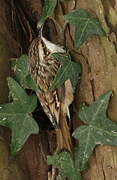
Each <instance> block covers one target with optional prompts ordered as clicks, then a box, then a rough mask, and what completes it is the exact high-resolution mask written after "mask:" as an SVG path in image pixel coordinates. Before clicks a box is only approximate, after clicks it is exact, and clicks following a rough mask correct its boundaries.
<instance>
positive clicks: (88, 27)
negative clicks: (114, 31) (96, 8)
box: [64, 8, 106, 48]
mask: <svg viewBox="0 0 117 180" xmlns="http://www.w3.org/2000/svg"><path fill="white" fill-rule="evenodd" d="M64 18H65V20H66V21H67V22H69V23H70V24H74V25H75V37H74V46H75V47H76V48H79V47H80V46H81V45H82V44H83V43H84V42H85V41H86V40H87V39H88V38H89V37H91V36H92V35H98V36H105V35H106V33H105V31H104V30H103V29H102V27H101V24H100V22H99V20H98V19H97V18H95V17H92V16H91V15H90V14H89V13H88V12H87V11H86V10H85V9H82V8H81V9H79V10H77V11H73V12H71V13H69V14H67V15H65V16H64Z"/></svg>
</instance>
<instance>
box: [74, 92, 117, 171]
mask: <svg viewBox="0 0 117 180" xmlns="http://www.w3.org/2000/svg"><path fill="white" fill-rule="evenodd" d="M111 94H112V92H111V91H109V92H107V93H105V94H103V95H102V96H100V97H99V99H98V100H97V101H96V102H94V103H93V104H92V105H91V106H89V107H87V106H84V105H83V106H82V107H81V109H80V113H79V117H80V119H81V120H82V121H84V123H86V125H83V126H80V127H79V128H77V129H76V130H75V131H74V133H73V136H74V137H75V138H76V139H78V140H79V146H80V147H79V152H78V156H79V166H80V168H81V170H84V169H85V165H86V163H87V161H88V159H89V157H90V155H91V153H92V151H93V149H94V148H95V146H96V145H97V144H108V145H112V146H117V123H115V122H113V121H111V120H109V119H108V117H107V115H106V111H107V107H108V102H109V98H110V96H111Z"/></svg>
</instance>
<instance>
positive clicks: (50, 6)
mask: <svg viewBox="0 0 117 180" xmlns="http://www.w3.org/2000/svg"><path fill="white" fill-rule="evenodd" d="M56 4H57V0H45V1H44V7H43V13H42V16H41V19H40V21H39V23H38V25H43V24H44V22H45V20H46V19H47V18H48V17H49V16H52V15H53V13H54V9H55V7H56Z"/></svg>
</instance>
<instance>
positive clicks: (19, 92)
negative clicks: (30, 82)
mask: <svg viewBox="0 0 117 180" xmlns="http://www.w3.org/2000/svg"><path fill="white" fill-rule="evenodd" d="M8 86H9V89H10V92H11V95H12V97H13V102H11V103H9V104H2V105H0V125H2V126H6V127H8V128H10V129H11V131H12V140H11V153H12V155H15V154H16V153H17V152H18V151H19V150H20V149H21V148H22V146H23V144H24V143H25V142H26V140H27V138H28V137H29V136H30V135H31V134H36V133H38V131H39V128H38V125H37V123H36V121H35V120H34V119H33V118H32V116H31V112H33V111H34V110H35V108H36V106H37V98H36V96H28V95H27V94H26V92H25V91H24V90H23V89H22V87H21V86H20V85H19V84H18V83H17V82H16V81H15V80H14V79H12V78H8Z"/></svg>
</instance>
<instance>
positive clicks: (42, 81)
mask: <svg viewBox="0 0 117 180" xmlns="http://www.w3.org/2000/svg"><path fill="white" fill-rule="evenodd" d="M54 52H62V53H64V52H65V51H64V50H63V49H62V48H61V47H59V46H57V45H54V44H53V43H51V42H49V41H47V40H46V39H45V38H43V37H41V38H40V37H37V38H36V39H34V40H33V42H32V43H31V45H30V48H29V58H28V69H29V71H30V72H31V74H32V77H33V78H34V80H36V83H37V85H39V87H40V88H41V89H42V90H43V91H44V92H45V93H38V94H37V96H38V98H39V100H40V103H41V105H42V107H43V109H44V111H45V113H46V114H47V116H48V117H49V119H50V121H51V122H52V124H53V126H54V127H55V131H56V137H57V151H60V150H61V149H63V148H66V149H67V150H69V151H70V152H71V151H72V142H71V137H70V133H69V127H68V125H67V121H66V116H67V115H68V116H69V109H68V107H69V105H70V104H71V102H72V100H73V92H72V86H71V82H70V80H67V81H66V82H65V83H64V85H63V86H62V87H60V88H58V89H57V90H55V91H52V92H50V91H48V88H49V87H50V86H51V85H52V82H53V80H54V78H55V76H56V73H57V70H58V68H59V67H60V63H59V62H58V61H57V60H56V59H54V58H53V57H52V56H50V54H51V53H54Z"/></svg>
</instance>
